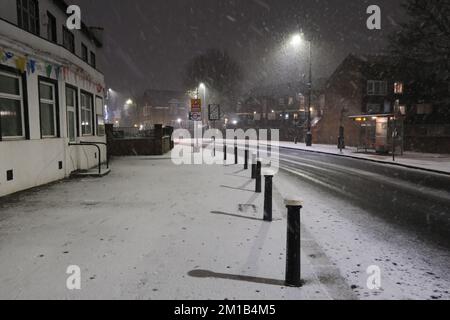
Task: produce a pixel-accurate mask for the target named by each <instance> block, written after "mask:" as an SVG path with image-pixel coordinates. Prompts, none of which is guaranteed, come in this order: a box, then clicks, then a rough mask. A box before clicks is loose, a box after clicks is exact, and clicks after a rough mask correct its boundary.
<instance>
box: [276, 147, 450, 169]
mask: <svg viewBox="0 0 450 320" xmlns="http://www.w3.org/2000/svg"><path fill="white" fill-rule="evenodd" d="M280 147H281V148H291V149H297V150H304V151H310V152H320V153H326V154H334V155H340V156H347V157H352V158H357V159H362V160H371V161H376V162H381V163H386V164H393V165H401V166H405V167H409V168H413V169H414V168H418V169H425V170H430V171H436V172H442V173H447V174H450V154H431V153H418V152H408V151H407V152H405V153H404V154H403V155H402V156H400V155H398V156H396V158H395V161H394V160H393V158H392V155H382V154H376V153H364V152H357V149H356V148H354V147H347V148H346V149H344V150H342V153H341V151H340V150H339V149H338V148H337V147H336V146H335V145H323V144H316V145H313V146H312V147H307V146H306V145H305V144H304V143H298V144H295V143H294V142H286V141H281V142H280Z"/></svg>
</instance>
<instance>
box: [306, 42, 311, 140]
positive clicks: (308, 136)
mask: <svg viewBox="0 0 450 320" xmlns="http://www.w3.org/2000/svg"><path fill="white" fill-rule="evenodd" d="M308 42H309V83H308V89H309V93H308V94H309V99H308V112H307V114H308V119H307V130H308V131H307V132H306V146H307V147H311V146H312V131H311V130H312V125H311V100H312V40H309V41H308Z"/></svg>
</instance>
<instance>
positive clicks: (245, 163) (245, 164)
mask: <svg viewBox="0 0 450 320" xmlns="http://www.w3.org/2000/svg"><path fill="white" fill-rule="evenodd" d="M244 170H248V150H245V162H244Z"/></svg>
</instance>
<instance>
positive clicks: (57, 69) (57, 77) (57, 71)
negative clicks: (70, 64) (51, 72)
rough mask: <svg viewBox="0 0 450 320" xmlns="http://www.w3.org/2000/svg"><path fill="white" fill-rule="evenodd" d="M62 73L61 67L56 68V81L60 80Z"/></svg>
mask: <svg viewBox="0 0 450 320" xmlns="http://www.w3.org/2000/svg"><path fill="white" fill-rule="evenodd" d="M60 73H61V67H58V66H57V67H55V75H56V80H59V75H60Z"/></svg>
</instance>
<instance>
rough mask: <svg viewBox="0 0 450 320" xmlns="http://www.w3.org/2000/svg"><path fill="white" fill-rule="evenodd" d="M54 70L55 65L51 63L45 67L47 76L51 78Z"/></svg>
mask: <svg viewBox="0 0 450 320" xmlns="http://www.w3.org/2000/svg"><path fill="white" fill-rule="evenodd" d="M52 70H53V66H52V65H51V64H48V65H47V66H46V67H45V72H46V73H47V78H50V76H51V75H52Z"/></svg>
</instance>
